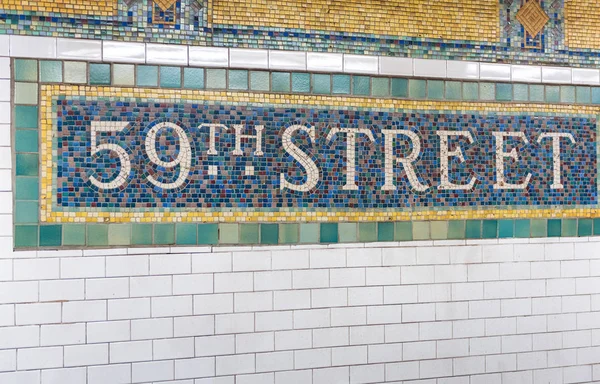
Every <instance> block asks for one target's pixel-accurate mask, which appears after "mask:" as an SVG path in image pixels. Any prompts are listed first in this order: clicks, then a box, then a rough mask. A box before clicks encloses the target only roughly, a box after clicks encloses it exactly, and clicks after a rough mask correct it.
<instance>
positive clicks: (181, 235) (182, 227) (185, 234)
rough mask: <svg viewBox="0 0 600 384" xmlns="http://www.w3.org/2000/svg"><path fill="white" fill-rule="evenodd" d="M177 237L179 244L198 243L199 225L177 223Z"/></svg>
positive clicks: (176, 240) (176, 241)
mask: <svg viewBox="0 0 600 384" xmlns="http://www.w3.org/2000/svg"><path fill="white" fill-rule="evenodd" d="M175 231H176V239H175V243H177V244H178V245H192V244H194V245H195V244H198V225H197V224H192V223H177V225H176V226H175Z"/></svg>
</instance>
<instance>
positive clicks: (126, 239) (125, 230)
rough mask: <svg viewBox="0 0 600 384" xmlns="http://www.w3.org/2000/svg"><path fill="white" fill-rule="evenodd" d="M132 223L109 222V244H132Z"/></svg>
mask: <svg viewBox="0 0 600 384" xmlns="http://www.w3.org/2000/svg"><path fill="white" fill-rule="evenodd" d="M130 244H131V224H109V225H108V245H130Z"/></svg>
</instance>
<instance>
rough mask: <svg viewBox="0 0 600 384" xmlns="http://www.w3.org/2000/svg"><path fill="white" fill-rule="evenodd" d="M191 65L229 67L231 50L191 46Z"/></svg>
mask: <svg viewBox="0 0 600 384" xmlns="http://www.w3.org/2000/svg"><path fill="white" fill-rule="evenodd" d="M189 63H190V65H192V66H198V67H227V66H228V65H229V49H227V48H217V47H192V46H190V47H189Z"/></svg>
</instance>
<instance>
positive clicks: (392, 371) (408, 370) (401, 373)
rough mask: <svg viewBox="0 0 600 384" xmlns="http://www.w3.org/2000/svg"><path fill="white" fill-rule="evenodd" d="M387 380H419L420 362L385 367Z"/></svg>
mask: <svg viewBox="0 0 600 384" xmlns="http://www.w3.org/2000/svg"><path fill="white" fill-rule="evenodd" d="M385 378H386V380H387V381H390V380H413V379H418V378H419V362H418V361H413V362H402V363H392V364H386V365H385Z"/></svg>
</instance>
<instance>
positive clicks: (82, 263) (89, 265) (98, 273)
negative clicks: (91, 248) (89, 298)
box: [60, 257, 106, 279]
mask: <svg viewBox="0 0 600 384" xmlns="http://www.w3.org/2000/svg"><path fill="white" fill-rule="evenodd" d="M105 275H106V270H105V258H104V257H68V258H63V259H60V277H61V278H63V279H76V278H90V277H104V276H105Z"/></svg>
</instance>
